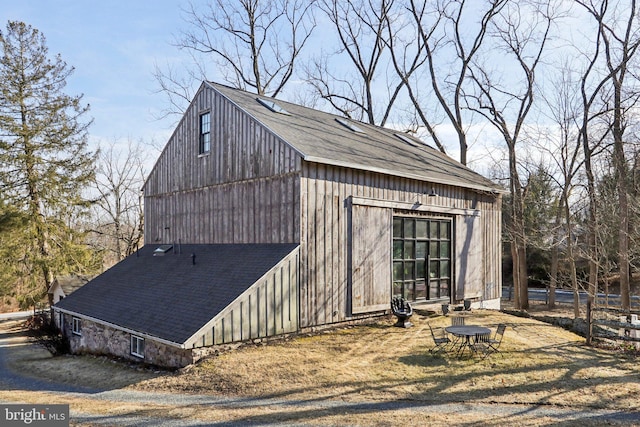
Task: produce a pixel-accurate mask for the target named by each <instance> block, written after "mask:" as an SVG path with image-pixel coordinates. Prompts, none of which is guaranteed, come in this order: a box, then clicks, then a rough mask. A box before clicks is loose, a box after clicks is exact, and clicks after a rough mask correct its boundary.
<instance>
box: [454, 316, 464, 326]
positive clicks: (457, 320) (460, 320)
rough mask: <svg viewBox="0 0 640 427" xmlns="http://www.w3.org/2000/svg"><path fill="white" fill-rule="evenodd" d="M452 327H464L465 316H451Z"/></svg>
mask: <svg viewBox="0 0 640 427" xmlns="http://www.w3.org/2000/svg"><path fill="white" fill-rule="evenodd" d="M451 326H464V316H451Z"/></svg>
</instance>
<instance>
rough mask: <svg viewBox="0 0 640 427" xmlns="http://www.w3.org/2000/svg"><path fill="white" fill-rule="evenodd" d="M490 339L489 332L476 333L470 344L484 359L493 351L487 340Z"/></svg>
mask: <svg viewBox="0 0 640 427" xmlns="http://www.w3.org/2000/svg"><path fill="white" fill-rule="evenodd" d="M490 340H491V333H488V334H476V337H475V339H474V341H473V344H471V348H472V349H473V351H474V352H476V353H482V358H483V359H484V358H485V357H487V356H488V355H490V354H491V353H493V350H492V347H491V344H490V343H489V341H490Z"/></svg>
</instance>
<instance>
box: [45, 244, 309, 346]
mask: <svg viewBox="0 0 640 427" xmlns="http://www.w3.org/2000/svg"><path fill="white" fill-rule="evenodd" d="M158 246H159V245H145V246H144V247H143V248H142V249H140V250H139V252H138V254H133V255H131V256H129V257H127V258H126V259H125V260H123V261H121V262H120V263H118V264H116V265H115V266H113V267H112V268H110V269H109V270H107V271H105V272H104V273H103V274H101V275H100V276H98V277H96V278H95V279H93V280H92V281H90V282H89V283H87V284H86V285H84V286H83V287H81V288H80V289H78V290H77V291H75V292H73V293H72V294H71V295H70V296H68V297H67V298H64V299H63V300H61V301H60V302H59V303H57V304H56V305H55V307H58V308H60V309H63V310H67V311H69V312H72V313H76V314H78V315H85V316H88V317H92V318H94V319H98V320H101V321H104V322H107V323H110V324H113V325H117V326H120V327H122V328H127V329H131V330H133V331H137V332H139V333H141V334H146V335H150V336H153V337H158V338H161V339H164V340H167V341H170V342H173V343H176V344H183V343H184V342H185V341H187V340H188V339H189V338H190V337H191V336H192V335H193V334H195V333H196V332H197V331H198V330H199V329H200V328H201V327H202V326H204V325H205V324H206V323H207V322H209V321H210V320H211V319H213V317H215V316H216V315H217V314H218V313H220V311H221V310H223V309H224V308H225V307H227V306H228V305H229V304H230V303H231V302H233V301H234V300H235V299H236V298H237V297H238V296H239V295H240V294H242V292H244V291H245V290H246V289H248V288H249V287H250V286H251V285H253V284H254V283H255V282H256V281H257V280H258V279H260V278H261V277H262V276H263V275H264V274H265V273H266V272H268V271H269V270H270V269H271V268H272V267H274V266H275V265H276V264H277V263H278V262H279V261H281V260H282V259H283V258H284V257H285V256H286V255H288V254H289V253H291V251H293V250H294V249H295V248H296V247H297V246H298V245H297V244H215V245H186V244H182V245H176V246H174V247H173V249H172V250H170V251H168V252H167V253H166V254H165V255H164V256H154V255H153V252H154V250H155V249H156V248H158ZM178 249H180V253H177V252H178ZM191 254H195V265H193V263H192V257H191Z"/></svg>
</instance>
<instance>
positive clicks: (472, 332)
mask: <svg viewBox="0 0 640 427" xmlns="http://www.w3.org/2000/svg"><path fill="white" fill-rule="evenodd" d="M444 330H445V331H447V333H449V334H451V335H454V336H456V337H458V338H460V340H459V341H460V344H459V346H458V349H457V351H456V355H457V356H458V357H460V356H461V355H462V354H463V353H464V351H465V349H467V348H468V349H469V350H471V352H473V341H472V340H471V339H472V338H475V336H476V334H490V333H491V329H489V328H485V327H484V326H478V325H456V326H447V327H446V328H444Z"/></svg>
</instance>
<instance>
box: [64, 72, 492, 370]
mask: <svg viewBox="0 0 640 427" xmlns="http://www.w3.org/2000/svg"><path fill="white" fill-rule="evenodd" d="M503 193H504V192H503V190H502V189H501V188H500V187H499V186H497V185H496V184H494V183H493V182H492V181H490V180H488V179H486V178H484V177H483V176H481V175H479V174H477V173H475V172H474V171H472V170H471V169H469V168H467V167H465V166H464V165H462V164H460V163H459V162H456V161H455V160H453V159H451V158H449V157H448V156H446V155H444V154H442V153H441V152H439V151H438V150H436V149H434V148H432V147H430V146H428V145H426V144H424V143H423V142H422V141H420V140H419V139H416V138H415V137H413V136H412V135H411V134H407V133H403V132H399V131H396V130H392V129H386V128H382V127H378V126H373V125H370V124H366V123H361V122H355V121H353V120H349V119H345V118H343V117H338V116H335V115H332V114H328V113H325V112H322V111H317V110H314V109H311V108H307V107H303V106H299V105H296V104H292V103H288V102H284V101H280V100H276V99H273V98H266V97H262V96H258V95H256V94H253V93H248V92H245V91H242V90H238V89H234V88H230V87H228V86H224V85H221V84H217V83H213V82H203V83H202V85H201V86H200V88H199V90H198V92H197V93H196V95H195V97H194V99H193V100H192V102H191V104H190V106H189V107H188V109H187V110H186V112H185V114H184V116H183V117H182V119H181V121H180V122H179V124H178V125H177V127H176V129H175V131H174V132H173V135H172V136H171V138H170V139H169V141H168V143H167V144H166V146H165V148H164V150H163V152H162V153H161V155H160V156H159V158H158V160H157V162H156V164H155V166H154V168H153V170H152V171H151V173H150V174H149V176H148V178H147V181H146V183H145V185H144V203H145V230H144V234H145V246H144V247H143V248H141V249H140V251H138V253H137V254H134V255H131V256H130V257H129V258H127V259H125V260H124V261H122V262H121V263H120V264H118V265H116V266H114V267H113V268H112V269H110V270H108V271H107V272H105V273H103V274H102V275H101V276H98V277H97V278H96V279H94V280H92V281H91V282H89V283H88V284H87V285H85V286H84V287H82V288H81V289H80V290H78V291H76V292H74V293H73V294H72V295H70V296H69V297H67V298H65V299H63V300H62V301H60V302H59V303H58V304H56V305H55V306H54V312H55V313H56V321H57V322H58V323H59V324H60V326H61V328H62V329H63V331H66V332H65V333H66V334H67V336H68V337H69V338H70V341H71V345H72V349H73V350H74V351H76V352H94V353H96V352H97V353H110V354H116V355H119V356H122V357H127V358H132V359H138V360H142V361H144V362H147V363H153V364H157V365H163V366H184V365H185V364H188V363H192V362H194V361H196V360H197V359H199V358H200V357H202V355H203V354H206V351H207V349H210V348H212V347H215V346H218V345H223V344H229V343H234V342H242V341H249V340H255V339H262V338H266V337H270V336H277V335H282V334H288V333H297V332H300V331H308V330H313V329H316V328H322V327H329V326H332V325H337V324H344V323H346V322H357V321H360V320H363V319H367V318H370V317H372V316H380V315H384V314H386V313H388V311H389V301H390V299H391V298H392V297H393V296H396V295H400V296H403V297H404V298H406V299H408V300H410V301H411V302H412V303H413V305H414V306H415V307H422V306H423V307H424V308H428V307H438V308H439V307H440V305H441V304H443V303H454V304H455V303H460V302H462V301H463V300H469V301H471V303H472V305H473V306H475V307H484V308H495V309H498V308H499V306H500V295H501V244H500V241H501V204H502V194H503ZM223 270H224V271H223ZM244 271H247V272H250V273H247V274H243V272H244ZM105 306H106V308H105ZM196 311H197V315H196V314H195V313H194V312H196ZM124 313H127V315H124ZM162 313H164V315H163V314H162ZM152 326H153V327H152ZM177 327H180V328H182V332H181V334H173V333H172V331H171V329H173V328H177Z"/></svg>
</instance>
